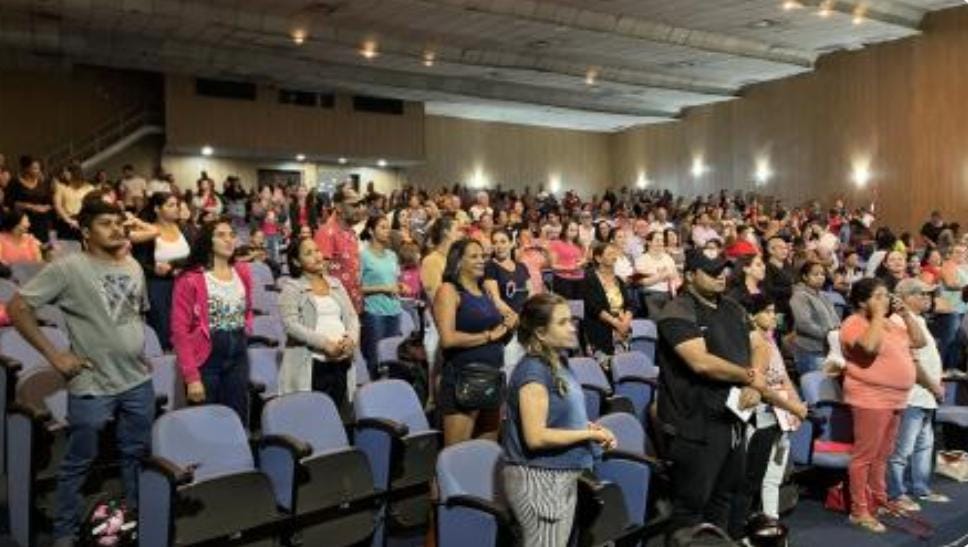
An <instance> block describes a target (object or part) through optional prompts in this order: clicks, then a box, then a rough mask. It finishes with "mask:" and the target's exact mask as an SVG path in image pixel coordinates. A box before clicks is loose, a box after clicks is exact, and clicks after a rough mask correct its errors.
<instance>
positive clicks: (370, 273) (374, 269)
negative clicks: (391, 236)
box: [360, 245, 403, 315]
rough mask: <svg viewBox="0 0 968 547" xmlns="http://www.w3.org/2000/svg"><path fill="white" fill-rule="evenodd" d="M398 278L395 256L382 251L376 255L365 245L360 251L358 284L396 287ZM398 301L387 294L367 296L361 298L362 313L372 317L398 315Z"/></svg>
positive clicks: (400, 309) (398, 265) (398, 270)
mask: <svg viewBox="0 0 968 547" xmlns="http://www.w3.org/2000/svg"><path fill="white" fill-rule="evenodd" d="M399 278H400V264H399V263H398V262H397V254H396V253H394V252H393V251H391V250H390V249H384V250H383V252H382V253H380V254H376V253H374V252H373V251H372V250H370V246H369V245H366V246H364V247H363V250H362V251H360V284H361V285H362V286H364V287H366V286H372V285H396V284H397V283H399ZM402 309H403V308H402V306H401V305H400V299H399V298H397V297H395V296H390V295H389V294H369V295H367V296H366V297H364V298H363V311H365V312H366V313H370V314H373V315H398V314H399V313H400V312H401V311H402Z"/></svg>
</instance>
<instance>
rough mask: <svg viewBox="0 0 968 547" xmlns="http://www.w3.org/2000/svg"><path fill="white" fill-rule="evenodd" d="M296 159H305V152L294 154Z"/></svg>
mask: <svg viewBox="0 0 968 547" xmlns="http://www.w3.org/2000/svg"><path fill="white" fill-rule="evenodd" d="M296 161H306V154H296Z"/></svg>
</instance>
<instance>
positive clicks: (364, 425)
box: [355, 418, 410, 438]
mask: <svg viewBox="0 0 968 547" xmlns="http://www.w3.org/2000/svg"><path fill="white" fill-rule="evenodd" d="M355 426H356V428H357V429H378V430H380V431H384V432H386V433H387V434H388V435H390V436H391V437H396V438H403V437H406V436H407V435H408V434H409V433H410V428H409V427H407V425H406V424H404V423H401V422H397V421H394V420H390V419H388V418H360V419H358V420H356V424H355Z"/></svg>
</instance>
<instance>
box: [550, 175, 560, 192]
mask: <svg viewBox="0 0 968 547" xmlns="http://www.w3.org/2000/svg"><path fill="white" fill-rule="evenodd" d="M548 190H550V191H551V193H552V194H557V193H558V192H560V191H561V175H559V174H558V173H552V174H551V175H548Z"/></svg>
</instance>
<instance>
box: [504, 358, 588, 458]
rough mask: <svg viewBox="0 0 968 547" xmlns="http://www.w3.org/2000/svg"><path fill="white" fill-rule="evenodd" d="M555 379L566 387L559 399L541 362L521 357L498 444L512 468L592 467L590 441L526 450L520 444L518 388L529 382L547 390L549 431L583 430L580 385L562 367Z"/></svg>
mask: <svg viewBox="0 0 968 547" xmlns="http://www.w3.org/2000/svg"><path fill="white" fill-rule="evenodd" d="M559 375H560V376H561V378H562V379H563V380H564V381H565V384H566V385H567V388H568V389H567V391H566V392H565V393H564V394H563V395H562V394H560V393H558V389H557V388H556V387H555V382H554V377H553V376H552V375H551V369H550V368H549V367H548V365H546V364H545V363H544V361H542V360H541V359H539V358H537V357H533V356H526V357H524V358H523V359H522V360H521V362H520V363H518V366H517V367H515V369H514V373H512V374H511V382H510V386H509V388H510V389H509V391H508V405H507V412H508V416H507V427H505V428H504V431H503V433H502V439H501V444H502V445H503V446H504V453H505V454H506V455H507V461H508V462H509V463H512V464H518V465H527V466H529V467H541V468H545V469H569V470H577V469H590V468H591V467H592V464H593V463H594V458H595V452H594V443H593V442H592V441H588V442H584V443H578V444H573V445H569V446H562V447H558V448H549V449H545V450H530V449H528V446H527V443H525V442H524V431H523V430H522V428H521V409H520V399H519V397H518V396H519V394H520V392H521V388H522V387H524V386H525V385H527V384H530V383H532V382H536V383H538V384H541V385H543V386H544V387H545V389H546V390H548V418H547V421H546V426H547V427H548V428H550V429H587V428H588V415H587V414H586V412H585V396H584V395H583V394H582V390H581V384H579V383H578V380H576V379H575V375H574V374H572V372H571V369H569V368H568V367H567V366H562V367H561V369H560V370H559Z"/></svg>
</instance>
